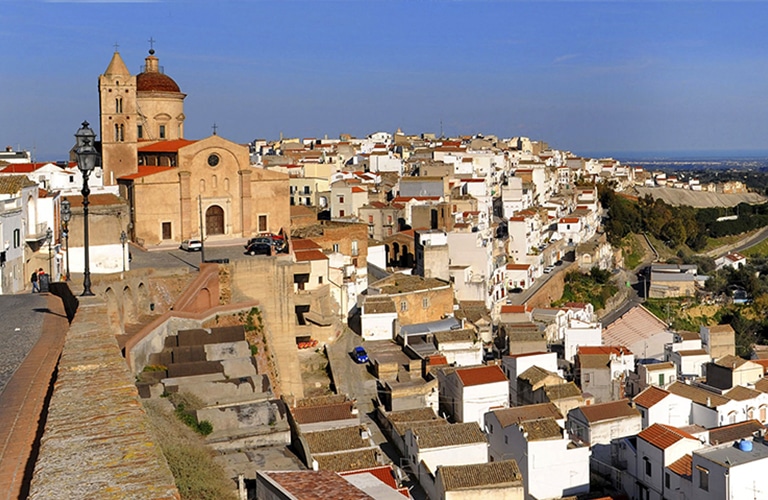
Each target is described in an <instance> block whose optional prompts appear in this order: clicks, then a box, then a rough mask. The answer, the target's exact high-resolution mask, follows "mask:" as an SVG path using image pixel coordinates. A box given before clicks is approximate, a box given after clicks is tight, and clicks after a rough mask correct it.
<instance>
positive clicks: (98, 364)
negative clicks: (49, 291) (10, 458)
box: [29, 297, 180, 500]
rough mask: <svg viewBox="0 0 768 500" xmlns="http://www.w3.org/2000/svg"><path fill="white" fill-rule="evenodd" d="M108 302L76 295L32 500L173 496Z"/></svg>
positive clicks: (170, 477) (176, 494)
mask: <svg viewBox="0 0 768 500" xmlns="http://www.w3.org/2000/svg"><path fill="white" fill-rule="evenodd" d="M106 316H107V306H106V304H105V303H104V302H103V301H101V300H100V299H98V298H96V297H93V298H82V297H81V298H80V307H79V310H78V313H77V315H76V317H75V318H74V320H73V322H72V324H71V325H70V330H69V332H68V334H67V339H66V342H65V345H64V349H63V351H62V355H61V359H60V361H59V366H58V376H57V380H56V384H55V386H54V392H53V396H52V398H51V403H50V405H49V409H48V419H47V423H46V427H45V433H44V434H43V437H42V440H41V447H40V454H39V458H38V460H37V463H36V464H35V471H34V475H33V478H32V484H31V487H30V494H29V498H30V499H37V500H50V499H57V498H61V499H65V498H66V499H71V498H99V499H134V498H135V499H145V498H153V499H179V498H180V496H179V492H178V490H177V489H176V485H175V482H174V479H173V475H172V474H171V471H170V469H169V468H168V464H167V462H166V460H165V457H164V456H163V454H162V452H161V451H160V448H159V446H158V445H157V444H155V442H154V437H153V435H152V433H151V428H150V423H149V420H148V418H147V416H146V414H145V413H144V411H143V409H142V406H141V403H140V402H139V395H138V391H137V390H136V386H135V385H134V379H133V375H132V374H131V372H130V371H129V369H128V367H127V366H126V363H125V360H124V359H123V357H122V355H121V353H120V348H119V347H118V344H117V341H116V340H115V337H114V336H113V334H112V332H111V331H110V330H109V329H108V328H104V318H105V317H106Z"/></svg>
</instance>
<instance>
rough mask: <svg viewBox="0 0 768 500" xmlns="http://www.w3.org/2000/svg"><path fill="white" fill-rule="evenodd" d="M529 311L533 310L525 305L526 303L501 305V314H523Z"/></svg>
mask: <svg viewBox="0 0 768 500" xmlns="http://www.w3.org/2000/svg"><path fill="white" fill-rule="evenodd" d="M527 311H531V309H530V308H527V307H525V306H524V305H522V306H518V305H513V304H512V305H510V304H504V305H503V306H501V314H522V313H524V312H527Z"/></svg>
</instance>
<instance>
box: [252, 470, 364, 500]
mask: <svg viewBox="0 0 768 500" xmlns="http://www.w3.org/2000/svg"><path fill="white" fill-rule="evenodd" d="M261 474H263V475H264V476H266V477H268V478H270V479H271V480H272V481H274V482H275V483H277V484H279V485H280V486H281V487H282V488H283V489H284V490H285V491H287V492H288V493H289V494H291V495H293V497H294V498H301V499H302V500H325V499H328V498H334V499H338V500H368V499H370V498H372V497H371V496H369V495H367V494H366V493H365V492H363V491H361V490H359V489H357V488H356V487H355V486H353V485H352V484H351V483H349V482H347V480H346V479H344V478H343V477H341V476H339V475H338V474H336V473H335V472H332V471H327V470H320V471H291V472H261Z"/></svg>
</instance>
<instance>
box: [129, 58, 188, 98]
mask: <svg viewBox="0 0 768 500" xmlns="http://www.w3.org/2000/svg"><path fill="white" fill-rule="evenodd" d="M144 62H145V63H146V65H145V66H144V72H143V73H139V74H138V75H136V90H138V91H139V92H153V91H154V92H179V93H180V92H181V89H179V86H178V85H177V84H176V82H174V81H173V78H171V77H170V76H168V75H166V74H165V73H161V72H160V64H159V61H158V59H157V57H155V51H154V50H150V51H149V56H148V57H147V58H145V59H144Z"/></svg>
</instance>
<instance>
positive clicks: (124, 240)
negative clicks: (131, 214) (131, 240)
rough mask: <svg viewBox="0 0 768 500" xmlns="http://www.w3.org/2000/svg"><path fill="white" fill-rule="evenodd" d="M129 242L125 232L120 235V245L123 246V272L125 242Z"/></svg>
mask: <svg viewBox="0 0 768 500" xmlns="http://www.w3.org/2000/svg"><path fill="white" fill-rule="evenodd" d="M126 241H128V235H127V234H125V231H122V232H121V233H120V243H121V244H122V245H123V272H125V242H126Z"/></svg>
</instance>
